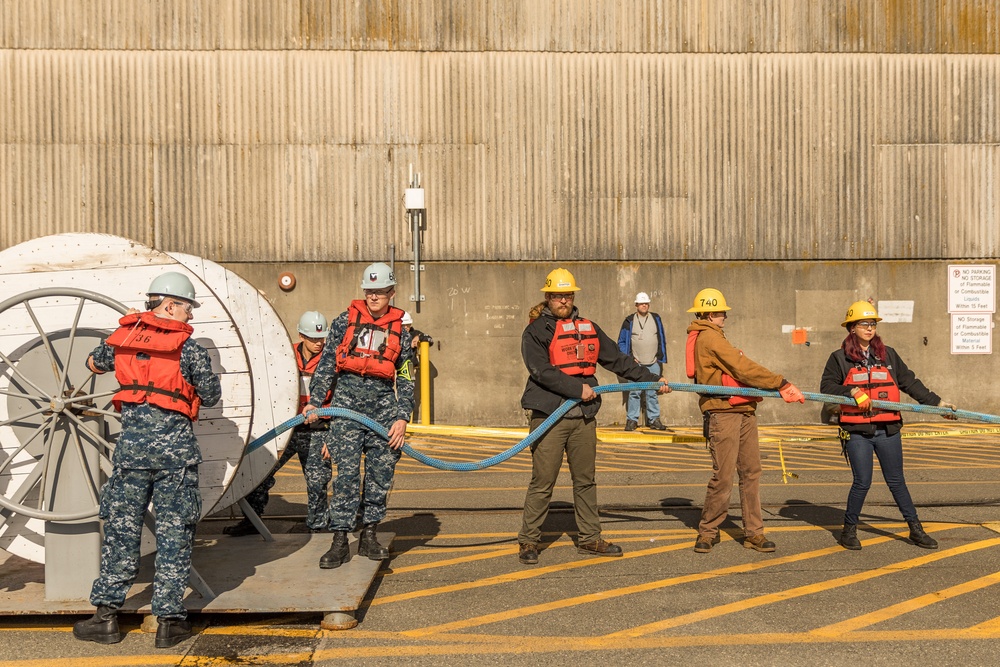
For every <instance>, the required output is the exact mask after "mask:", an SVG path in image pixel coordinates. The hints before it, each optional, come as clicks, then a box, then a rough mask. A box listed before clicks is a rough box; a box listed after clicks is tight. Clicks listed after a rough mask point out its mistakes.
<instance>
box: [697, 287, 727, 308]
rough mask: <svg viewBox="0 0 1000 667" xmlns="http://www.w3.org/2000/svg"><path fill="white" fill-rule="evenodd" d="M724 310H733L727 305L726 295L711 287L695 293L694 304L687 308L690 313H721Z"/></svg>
mask: <svg viewBox="0 0 1000 667" xmlns="http://www.w3.org/2000/svg"><path fill="white" fill-rule="evenodd" d="M724 310H732V309H731V308H730V307H729V306H728V305H726V297H724V296H722V292H720V291H719V290H717V289H713V288H711V287H706V288H705V289H703V290H702V291H700V292H698V293H697V294H695V295H694V305H693V306H691V307H690V308H688V309H687V312H689V313H721V312H722V311H724Z"/></svg>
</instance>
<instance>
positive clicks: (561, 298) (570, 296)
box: [549, 294, 576, 301]
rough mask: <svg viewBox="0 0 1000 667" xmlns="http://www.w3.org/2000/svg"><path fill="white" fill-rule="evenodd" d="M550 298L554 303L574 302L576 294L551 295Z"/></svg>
mask: <svg viewBox="0 0 1000 667" xmlns="http://www.w3.org/2000/svg"><path fill="white" fill-rule="evenodd" d="M549 298H550V299H552V300H553V301H572V300H573V299H575V298H576V295H575V294H549Z"/></svg>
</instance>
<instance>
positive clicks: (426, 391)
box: [420, 340, 431, 426]
mask: <svg viewBox="0 0 1000 667" xmlns="http://www.w3.org/2000/svg"><path fill="white" fill-rule="evenodd" d="M430 348H431V344H430V343H428V342H427V341H425V340H422V341H420V423H421V424H423V425H424V426H428V425H429V424H430V423H431V353H430Z"/></svg>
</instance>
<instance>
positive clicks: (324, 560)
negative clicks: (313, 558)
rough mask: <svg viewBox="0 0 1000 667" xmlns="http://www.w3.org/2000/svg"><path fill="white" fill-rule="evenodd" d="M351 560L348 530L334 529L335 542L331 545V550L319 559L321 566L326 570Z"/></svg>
mask: <svg viewBox="0 0 1000 667" xmlns="http://www.w3.org/2000/svg"><path fill="white" fill-rule="evenodd" d="M349 560H351V550H350V549H348V548H347V531H346V530H335V531H333V544H331V545H330V550H329V551H327V552H326V553H325V554H323V556H322V557H321V558H320V559H319V566H320V567H321V568H322V569H324V570H332V569H333V568H335V567H340V566H341V565H343V564H344V563H346V562H347V561H349Z"/></svg>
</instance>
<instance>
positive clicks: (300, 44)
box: [0, 0, 1000, 53]
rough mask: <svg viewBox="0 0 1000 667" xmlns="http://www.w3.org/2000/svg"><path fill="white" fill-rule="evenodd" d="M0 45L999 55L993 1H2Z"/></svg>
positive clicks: (999, 16) (999, 22) (999, 27)
mask: <svg viewBox="0 0 1000 667" xmlns="http://www.w3.org/2000/svg"><path fill="white" fill-rule="evenodd" d="M0 48H25V49H50V48H51V49H112V50H131V49H135V50H202V51H211V50H235V51H240V50H285V49H318V50H375V51H385V50H393V51H529V52H530V51H549V52H553V53H568V52H604V53H614V52H619V53H623V52H629V53H690V52H693V53H806V52H820V53H863V52H869V53H871V52H875V53H998V52H1000V11H998V8H997V4H996V1H995V0H618V1H617V2H608V1H607V0H423V1H421V2H414V1H413V0H354V1H348V0H299V1H298V2H275V1H273V0H255V1H252V2H248V1H247V0H212V1H211V2H204V1H202V0H177V1H175V2H156V1H154V0H88V1H87V2H83V1H81V0H47V1H46V2H37V0H0Z"/></svg>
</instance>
